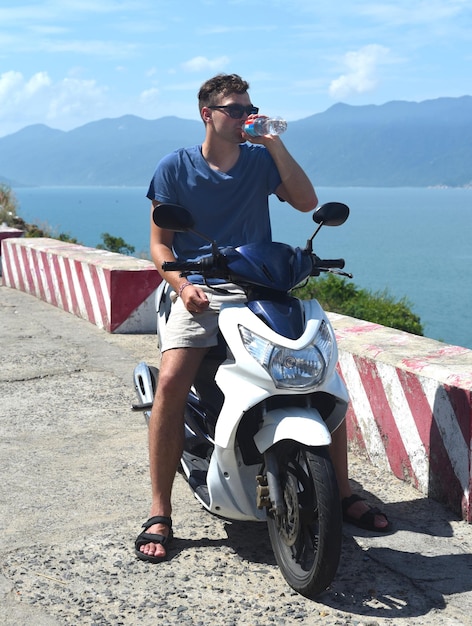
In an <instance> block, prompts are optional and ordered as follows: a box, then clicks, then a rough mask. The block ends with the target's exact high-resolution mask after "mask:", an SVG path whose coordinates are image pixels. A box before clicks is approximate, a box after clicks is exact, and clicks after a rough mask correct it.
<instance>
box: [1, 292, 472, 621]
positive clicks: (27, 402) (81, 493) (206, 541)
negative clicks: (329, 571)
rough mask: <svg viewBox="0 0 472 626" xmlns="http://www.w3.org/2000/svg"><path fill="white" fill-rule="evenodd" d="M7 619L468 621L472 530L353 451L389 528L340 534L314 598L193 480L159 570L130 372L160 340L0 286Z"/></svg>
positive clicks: (360, 481) (179, 490)
mask: <svg viewBox="0 0 472 626" xmlns="http://www.w3.org/2000/svg"><path fill="white" fill-rule="evenodd" d="M0 319H1V321H2V323H1V325H0V345H1V347H2V368H1V369H0V398H1V403H0V468H1V475H2V478H3V479H2V481H1V484H0V529H1V533H0V555H1V568H0V624H2V625H5V626H13V625H15V626H16V625H17V624H26V623H30V622H33V621H34V623H35V626H58V625H60V626H63V625H68V624H74V625H76V624H81V625H82V624H84V625H94V626H106V625H113V626H116V625H120V624H123V625H125V626H128V625H130V626H133V625H134V624H136V625H137V624H140V625H141V626H147V625H148V624H149V625H151V624H156V623H160V624H177V623H179V624H184V625H189V626H190V625H191V626H200V625H202V626H203V625H205V626H207V625H208V624H215V625H218V626H233V625H234V626H236V625H237V626H243V625H244V626H269V625H277V626H289V625H292V624H308V625H311V624H322V625H325V626H333V625H352V626H374V625H379V626H380V625H384V624H395V625H397V624H398V625H404V626H410V625H418V626H419V625H424V626H426V625H427V626H436V625H437V626H439V625H440V624H441V625H446V626H457V625H462V626H464V625H465V626H467V625H469V624H470V625H472V527H471V526H470V525H467V524H466V523H464V522H462V521H461V520H458V519H457V518H456V517H455V516H454V515H453V514H451V513H450V511H448V510H447V509H446V508H444V507H443V506H442V505H440V504H438V503H435V502H433V501H430V500H427V499H425V498H423V497H422V496H421V494H419V493H418V492H417V491H415V490H414V489H413V488H412V487H410V486H409V485H407V484H405V483H403V482H401V481H399V480H397V479H396V478H392V477H391V476H382V475H381V474H380V472H379V471H378V470H377V469H376V468H375V467H373V466H372V465H371V464H370V463H369V462H368V460H367V459H365V458H364V457H363V456H362V455H361V454H360V453H359V452H358V451H357V452H356V451H351V453H350V464H351V476H352V481H353V486H354V488H355V490H356V491H358V492H359V493H361V495H362V494H364V495H366V496H367V497H368V498H369V500H370V501H371V502H372V503H374V504H375V503H376V502H377V499H379V501H381V502H382V507H383V508H384V510H385V511H386V512H387V514H388V515H389V517H390V518H391V519H392V520H393V521H394V532H393V533H391V534H389V535H374V536H373V535H370V534H368V533H364V532H363V531H360V530H358V529H355V528H353V527H351V526H349V525H345V528H344V544H343V550H342V556H341V564H340V567H339V570H338V573H337V576H336V578H335V580H334V582H333V584H332V585H331V587H330V588H329V589H328V590H327V591H326V592H325V593H324V594H322V595H321V596H319V597H318V598H317V599H316V601H313V600H308V599H306V598H303V597H301V596H300V595H298V594H296V593H294V592H293V591H292V590H291V589H290V588H289V587H288V586H287V584H286V583H285V581H284V580H283V578H282V576H281V574H280V572H279V570H278V568H277V566H276V565H275V561H274V557H273V555H272V552H271V548H270V543H269V539H268V535H267V530H266V527H265V525H264V524H250V523H229V522H225V521H223V520H220V519H218V518H215V517H212V516H210V515H208V514H207V513H205V512H204V511H203V509H202V508H201V507H200V506H199V504H198V502H197V501H196V500H195V499H194V498H193V496H192V495H191V493H190V490H189V489H188V487H187V485H186V484H185V482H184V480H183V479H182V478H181V477H180V476H177V478H176V484H175V491H174V515H173V519H174V527H175V534H176V537H175V540H174V542H173V543H172V545H171V548H170V559H169V560H168V561H167V562H164V563H161V564H159V565H157V566H156V565H151V564H148V563H144V562H141V561H139V560H137V559H135V557H134V547H133V543H134V539H135V537H136V535H137V534H138V532H139V531H140V525H141V524H142V523H143V522H144V521H145V520H146V518H147V508H148V505H149V479H148V466H147V450H146V443H147V430H146V426H145V423H144V419H143V418H142V416H141V415H139V414H134V413H132V412H131V410H130V408H129V407H130V405H131V403H132V402H134V401H135V396H134V390H133V386H132V371H133V367H134V365H135V364H136V362H138V361H139V360H147V361H148V362H151V363H152V362H153V361H154V360H155V338H154V337H152V336H149V335H134V336H130V335H109V334H107V333H105V332H104V331H101V330H99V329H97V328H96V327H94V326H93V325H91V324H89V323H88V322H85V321H83V320H79V319H77V318H75V317H74V316H72V315H69V314H67V313H64V312H62V311H60V310H58V309H55V308H54V307H51V306H49V305H47V304H45V303H43V302H41V301H39V300H37V299H36V298H33V297H31V296H28V295H26V294H23V293H21V292H18V291H15V290H11V289H8V288H6V287H0Z"/></svg>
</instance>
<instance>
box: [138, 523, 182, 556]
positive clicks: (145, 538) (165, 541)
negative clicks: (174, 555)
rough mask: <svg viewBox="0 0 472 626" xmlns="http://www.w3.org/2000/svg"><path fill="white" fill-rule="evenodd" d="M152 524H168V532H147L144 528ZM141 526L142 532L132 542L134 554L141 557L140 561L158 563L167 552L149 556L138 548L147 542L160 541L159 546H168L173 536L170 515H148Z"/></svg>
mask: <svg viewBox="0 0 472 626" xmlns="http://www.w3.org/2000/svg"><path fill="white" fill-rule="evenodd" d="M154 524H164V525H165V526H168V527H169V534H168V535H167V536H166V535H161V534H157V533H147V532H146V530H147V529H148V528H150V527H151V526H154ZM143 528H144V530H143V532H142V533H140V534H139V535H138V537H137V539H136V541H135V542H134V552H135V554H136V556H137V557H138V559H141V561H149V563H160V562H161V561H164V560H165V559H166V558H167V554H166V555H164V556H151V555H150V554H144V552H141V550H140V549H139V548H140V547H141V546H144V545H146V544H147V543H160V544H161V546H164V547H166V546H168V545H169V543H170V542H171V541H172V538H173V536H174V534H173V532H172V519H171V518H170V517H162V516H160V515H156V516H155V517H150V518H149V519H148V521H147V522H146V523H145V524H143Z"/></svg>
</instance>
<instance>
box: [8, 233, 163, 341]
mask: <svg viewBox="0 0 472 626" xmlns="http://www.w3.org/2000/svg"><path fill="white" fill-rule="evenodd" d="M2 258H3V284H4V285H6V286H7V287H12V288H14V289H20V290H21V291H24V292H26V293H29V294H32V295H34V296H36V297H38V298H40V299H41V300H44V301H45V302H48V303H49V304H52V305H54V306H57V307H59V308H61V309H63V310H64V311H68V312H69V313H73V314H74V315H76V316H78V317H81V318H83V319H86V320H88V321H89V322H91V323H92V324H95V325H96V326H98V327H99V328H103V329H104V330H106V331H108V332H111V333H145V332H153V331H155V330H156V312H155V304H154V293H155V290H156V288H157V286H158V284H159V282H160V280H161V279H160V276H159V273H158V272H157V270H156V268H155V266H154V264H153V263H151V262H150V261H146V260H144V259H137V258H135V257H130V256H126V255H123V254H116V253H114V252H108V251H106V250H98V249H96V248H87V247H85V246H81V245H78V244H71V243H67V242H64V241H59V240H57V239H50V238H45V237H42V238H26V239H5V240H4V241H3V242H2Z"/></svg>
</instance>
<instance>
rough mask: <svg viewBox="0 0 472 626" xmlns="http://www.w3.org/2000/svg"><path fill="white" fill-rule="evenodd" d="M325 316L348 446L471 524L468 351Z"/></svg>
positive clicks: (471, 355) (471, 360) (471, 372)
mask: <svg viewBox="0 0 472 626" xmlns="http://www.w3.org/2000/svg"><path fill="white" fill-rule="evenodd" d="M330 318H331V321H332V323H333V326H334V329H335V332H336V336H337V339H338V347H339V370H340V372H341V375H342V377H343V378H344V380H345V382H346V385H347V387H348V390H349V395H350V398H351V402H350V407H349V411H348V416H347V426H348V437H349V441H350V443H351V444H352V445H354V446H356V445H357V446H360V447H362V448H364V449H365V451H366V452H367V454H368V456H369V458H370V460H371V461H372V463H375V464H376V465H377V466H379V467H381V468H383V469H384V470H385V471H386V472H393V473H394V474H395V475H396V476H397V477H398V478H401V479H403V480H407V481H408V482H411V483H412V484H413V485H414V486H415V487H416V488H417V489H418V490H419V491H420V492H421V493H423V494H424V495H426V496H428V497H431V498H433V499H435V500H439V501H442V502H444V503H446V504H447V505H448V506H449V507H451V508H452V509H453V510H454V511H455V512H456V513H457V514H458V515H461V516H462V518H463V519H464V520H467V521H468V522H472V501H471V498H470V491H471V487H472V464H471V456H472V350H467V349H466V348H461V347H458V346H451V345H447V344H443V343H440V342H438V341H434V340H431V339H426V338H424V337H416V336H414V335H410V334H409V333H404V332H401V331H397V330H393V329H391V328H386V327H384V326H380V325H378V324H371V323H369V322H363V321H359V320H355V319H353V318H349V317H345V316H341V315H336V314H330Z"/></svg>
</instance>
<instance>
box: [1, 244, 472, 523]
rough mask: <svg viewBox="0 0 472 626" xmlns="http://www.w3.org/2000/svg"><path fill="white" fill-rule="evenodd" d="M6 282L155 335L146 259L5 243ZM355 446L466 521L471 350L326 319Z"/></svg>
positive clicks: (85, 314)
mask: <svg viewBox="0 0 472 626" xmlns="http://www.w3.org/2000/svg"><path fill="white" fill-rule="evenodd" d="M2 255H3V274H4V276H3V282H4V284H5V285H6V286H9V287H13V288H15V289H20V290H22V291H25V292H27V293H31V294H33V295H35V296H37V297H38V298H40V299H42V300H45V301H46V302H49V303H50V304H53V305H55V306H58V307H60V308H62V309H64V310H65V311H69V312H71V313H74V314H75V315H77V316H79V317H81V318H84V319H87V320H89V321H90V322H92V323H94V324H96V325H97V326H99V327H100V328H104V329H105V330H108V331H109V332H119V333H134V332H155V330H156V312H155V303H154V293H155V289H156V287H157V285H158V284H159V282H160V276H159V274H158V272H157V270H156V269H155V267H154V265H153V264H152V263H151V262H150V261H145V260H143V259H136V258H134V257H128V256H125V255H120V254H114V253H112V252H107V251H103V250H97V249H94V248H85V247H83V246H79V245H75V244H70V243H66V242H61V241H58V240H55V239H19V238H17V239H11V238H7V239H4V241H3V242H2ZM330 318H331V321H332V323H333V326H334V329H335V332H336V336H337V339H338V347H339V370H340V372H341V375H342V377H343V378H344V380H345V382H346V385H347V388H348V391H349V395H350V398H351V402H350V406H349V410H348V416H347V425H348V436H349V440H350V443H351V445H353V446H356V445H357V446H361V447H362V448H364V449H365V451H366V452H367V453H368V455H369V457H370V459H371V461H372V462H373V463H375V464H376V465H378V466H380V467H382V468H383V469H384V470H385V472H386V475H387V474H388V473H390V472H393V473H394V474H395V475H396V476H397V477H399V478H401V479H403V480H407V481H409V482H411V483H412V484H413V485H414V486H415V487H417V488H418V489H419V491H420V492H421V493H423V494H424V495H426V496H428V497H431V498H434V499H437V500H440V501H442V502H445V503H446V504H448V505H449V506H450V507H451V508H452V509H453V510H454V511H455V512H457V513H458V514H459V515H462V517H463V519H465V520H467V521H468V522H472V501H471V498H470V491H471V487H472V469H471V468H472V463H471V457H472V350H467V349H465V348H460V347H458V346H450V345H447V344H442V343H440V342H437V341H433V340H431V339H426V338H424V337H416V336H414V335H410V334H408V333H404V332H401V331H397V330H393V329H391V328H386V327H384V326H380V325H378V324H371V323H369V322H363V321H360V320H355V319H353V318H350V317H346V316H342V315H336V314H330Z"/></svg>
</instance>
